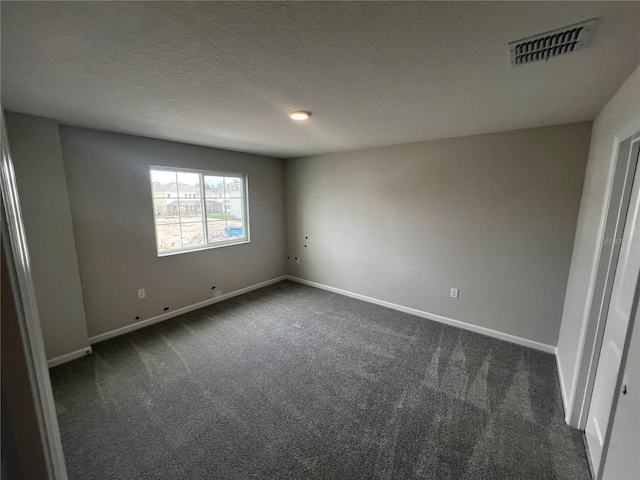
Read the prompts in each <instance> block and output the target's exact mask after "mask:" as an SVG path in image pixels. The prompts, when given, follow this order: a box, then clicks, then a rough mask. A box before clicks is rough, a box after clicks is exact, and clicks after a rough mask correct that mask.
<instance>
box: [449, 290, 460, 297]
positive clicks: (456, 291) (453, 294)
mask: <svg viewBox="0 0 640 480" xmlns="http://www.w3.org/2000/svg"><path fill="white" fill-rule="evenodd" d="M458 293H459V291H458V289H457V288H452V289H451V298H458Z"/></svg>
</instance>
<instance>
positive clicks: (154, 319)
mask: <svg viewBox="0 0 640 480" xmlns="http://www.w3.org/2000/svg"><path fill="white" fill-rule="evenodd" d="M286 278H287V276H286V275H283V276H281V277H276V278H272V279H271V280H267V281H266V282H261V283H256V284H255V285H251V286H249V287H245V288H241V289H239V290H235V291H233V292H229V293H225V294H224V295H220V296H219V297H215V298H210V299H209V300H204V301H203V302H198V303H194V304H193V305H187V306H186V307H182V308H178V309H177V310H173V311H171V312H167V313H163V314H162V315H158V316H157V317H151V318H148V319H146V320H140V321H139V322H135V323H132V324H130V325H127V326H125V327H121V328H116V329H115V330H111V331H110V332H106V333H101V334H99V335H95V336H93V337H89V343H90V344H92V345H93V344H94V343H98V342H102V341H104V340H108V339H110V338H113V337H117V336H119V335H124V334H125V333H129V332H133V331H134V330H138V329H140V328H144V327H148V326H149V325H153V324H154V323H158V322H162V321H163V320H167V319H169V318H173V317H177V316H178V315H182V314H183V313H188V312H192V311H194V310H197V309H199V308H202V307H206V306H208V305H213V304H214V303H218V302H221V301H223V300H227V299H228V298H231V297H237V296H238V295H242V294H243V293H247V292H250V291H251V290H257V289H258V288H262V287H266V286H267V285H271V284H272V283H277V282H280V281H282V280H285V279H286Z"/></svg>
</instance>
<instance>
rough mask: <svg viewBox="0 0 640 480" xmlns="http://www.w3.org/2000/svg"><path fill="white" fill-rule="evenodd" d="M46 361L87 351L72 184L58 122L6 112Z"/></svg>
mask: <svg viewBox="0 0 640 480" xmlns="http://www.w3.org/2000/svg"><path fill="white" fill-rule="evenodd" d="M6 122H7V133H8V136H9V144H10V148H11V152H12V157H13V162H14V167H15V171H16V180H17V183H18V194H19V196H20V204H21V206H22V214H23V219H24V228H25V233H26V236H27V243H28V247H29V253H30V256H31V266H32V276H33V283H34V288H35V293H36V298H37V304H38V312H39V314H40V323H41V325H42V335H43V338H44V343H45V348H46V351H47V358H48V359H52V358H55V357H58V356H61V355H66V354H69V353H71V352H74V351H77V350H81V349H84V348H86V347H88V345H89V342H88V339H87V327H86V323H85V314H84V307H83V302H82V290H81V285H80V277H79V274H78V262H77V259H76V244H75V240H74V236H73V227H72V222H71V213H70V209H69V198H68V196H67V184H66V180H65V171H64V164H63V160H62V152H61V149H60V137H59V134H58V122H56V121H55V120H51V119H47V118H42V117H33V116H30V115H20V114H16V113H9V112H8V113H6Z"/></svg>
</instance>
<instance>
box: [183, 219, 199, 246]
mask: <svg viewBox="0 0 640 480" xmlns="http://www.w3.org/2000/svg"><path fill="white" fill-rule="evenodd" d="M202 244H204V241H203V237H202V222H182V246H183V247H195V246H198V245H202Z"/></svg>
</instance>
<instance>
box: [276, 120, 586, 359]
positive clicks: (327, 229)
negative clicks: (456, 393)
mask: <svg viewBox="0 0 640 480" xmlns="http://www.w3.org/2000/svg"><path fill="white" fill-rule="evenodd" d="M590 130H591V123H590V122H584V123H576V124H569V125H560V126H553V127H544V128H535V129H527V130H519V131H511V132H503V133H496V134H489V135H479V136H472V137H462V138H454V139H447V140H438V141H431V142H423V143H415V144H408V145H400V146H393V147H386V148H377V149H369V150H361V151H355V152H348V153H342V154H332V155H321V156H315V157H305V158H299V159H291V160H287V162H286V180H287V181H286V185H287V228H288V250H287V255H290V256H291V260H289V261H288V263H287V270H288V273H289V274H291V275H294V276H296V277H301V278H304V279H307V280H310V281H314V282H319V283H322V284H326V285H329V286H332V287H336V288H341V289H344V290H348V291H352V292H355V293H359V294H362V295H367V296H370V297H374V298H377V299H381V300H386V301H390V302H393V303H397V304H400V305H404V306H408V307H412V308H416V309H419V310H423V311H426V312H429V313H433V314H438V315H443V316H446V317H449V318H453V319H455V320H460V321H463V322H467V323H470V324H474V325H478V326H481V327H485V328H489V329H493V330H497V331H500V332H504V333H508V334H511V335H515V336H518V337H522V338H525V339H528V340H533V341H536V342H541V343H543V344H546V345H552V346H555V345H556V342H557V339H558V330H559V328H560V319H561V315H562V306H563V301H564V295H565V289H566V284H567V283H566V282H567V277H568V273H569V264H570V260H571V249H572V246H573V239H574V235H575V227H576V221H577V217H578V208H579V205H580V197H581V192H582V184H583V179H584V171H585V166H586V161H587V156H588V148H589V137H590ZM305 236H308V237H309V239H308V240H306V239H305ZM305 244H306V245H307V247H306V248H305V247H304V245H305ZM294 256H300V257H301V263H300V264H299V265H298V264H296V263H295V262H294V260H293V257H294ZM451 287H456V288H459V289H460V298H459V299H458V300H455V299H451V298H450V297H449V290H450V288H451Z"/></svg>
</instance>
